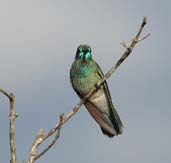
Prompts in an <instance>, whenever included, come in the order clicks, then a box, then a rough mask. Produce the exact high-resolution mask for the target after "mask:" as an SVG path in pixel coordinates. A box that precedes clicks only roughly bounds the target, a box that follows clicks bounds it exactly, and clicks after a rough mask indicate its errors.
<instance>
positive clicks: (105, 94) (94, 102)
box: [70, 45, 123, 137]
mask: <svg viewBox="0 0 171 163" xmlns="http://www.w3.org/2000/svg"><path fill="white" fill-rule="evenodd" d="M102 77H103V72H102V70H101V69H100V67H99V66H98V64H97V63H96V62H95V61H94V60H93V59H92V55H91V48H90V46H88V45H80V46H79V47H78V48H77V52H76V56H75V61H74V62H73V64H72V67H71V70H70V78H71V83H72V86H73V88H74V90H75V91H76V93H77V94H78V95H79V97H80V98H83V97H84V96H85V95H86V94H87V93H88V92H89V90H90V89H91V88H92V87H93V86H94V84H95V83H96V82H97V81H98V80H99V79H101V78H102ZM85 106H86V108H87V110H88V111H89V113H90V114H91V115H92V117H93V118H94V119H95V120H96V122H97V123H98V124H99V125H100V127H101V129H102V132H103V133H104V134H106V135H107V136H109V137H113V136H115V135H118V134H122V126H123V125H122V122H121V120H120V118H119V116H118V114H117V112H116V110H115V108H114V106H113V104H112V100H111V96H110V93H109V89H108V86H107V83H106V82H104V84H103V85H101V87H100V88H99V90H98V91H97V92H95V93H94V94H93V95H92V96H91V97H90V99H89V100H88V101H86V103H85Z"/></svg>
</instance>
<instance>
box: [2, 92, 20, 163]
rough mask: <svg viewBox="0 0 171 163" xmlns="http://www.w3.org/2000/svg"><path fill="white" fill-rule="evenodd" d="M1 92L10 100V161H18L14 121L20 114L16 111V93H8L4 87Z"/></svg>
mask: <svg viewBox="0 0 171 163" xmlns="http://www.w3.org/2000/svg"><path fill="white" fill-rule="evenodd" d="M0 92H1V93H2V94H3V95H5V96H6V97H7V98H8V99H9V101H10V115H9V142H10V154H11V159H10V163H16V146H15V143H14V121H15V119H16V117H17V116H18V115H17V114H16V113H15V112H14V95H13V94H12V93H10V94H8V93H7V92H6V91H4V90H3V89H0Z"/></svg>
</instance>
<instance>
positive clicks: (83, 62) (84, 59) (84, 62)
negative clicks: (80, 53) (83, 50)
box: [81, 56, 86, 65]
mask: <svg viewBox="0 0 171 163" xmlns="http://www.w3.org/2000/svg"><path fill="white" fill-rule="evenodd" d="M81 64H83V65H84V64H86V57H85V56H84V57H83V58H82V61H81Z"/></svg>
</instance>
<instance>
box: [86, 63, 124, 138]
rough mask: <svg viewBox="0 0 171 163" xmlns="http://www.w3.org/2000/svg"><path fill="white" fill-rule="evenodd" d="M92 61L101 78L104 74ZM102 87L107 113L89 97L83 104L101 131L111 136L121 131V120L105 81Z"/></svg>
mask: <svg viewBox="0 0 171 163" xmlns="http://www.w3.org/2000/svg"><path fill="white" fill-rule="evenodd" d="M94 63H95V64H96V65H97V67H98V68H97V72H96V74H97V75H98V76H99V78H103V76H104V75H103V72H102V70H101V68H100V67H99V66H98V64H97V63H96V62H94ZM102 87H103V88H102V89H103V91H104V93H105V96H106V100H107V103H108V107H109V115H106V114H104V113H103V112H102V111H101V109H100V108H98V106H97V105H96V104H95V103H92V102H91V99H90V100H88V101H87V102H86V103H85V106H86V108H87V110H88V111H89V113H90V114H91V115H92V117H93V118H94V119H95V120H96V121H97V123H98V124H99V125H100V126H101V128H102V131H103V133H104V134H106V135H108V136H109V137H112V136H114V135H117V134H121V133H122V122H121V120H120V118H119V115H118V114H117V112H116V109H115V108H114V106H113V103H112V99H111V96H110V92H109V89H108V86H107V82H106V81H105V82H104V83H103V85H102ZM100 89H101V88H100ZM106 116H108V117H106ZM109 119H110V120H111V122H109ZM111 123H112V124H111Z"/></svg>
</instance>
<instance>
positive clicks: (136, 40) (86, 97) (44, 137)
mask: <svg viewBox="0 0 171 163" xmlns="http://www.w3.org/2000/svg"><path fill="white" fill-rule="evenodd" d="M146 23H147V18H146V17H144V18H143V22H142V24H141V26H140V28H139V30H138V33H137V35H136V36H135V38H134V39H133V40H132V42H131V44H130V45H129V46H126V43H122V45H123V46H124V47H125V48H126V50H125V52H124V53H123V54H122V56H121V58H120V59H119V60H118V61H117V63H116V64H115V65H114V66H113V67H112V68H111V69H110V70H109V72H108V73H107V74H106V75H105V76H104V77H103V78H102V79H101V80H99V81H98V82H97V83H96V84H95V85H94V86H93V87H92V88H91V89H90V91H89V93H88V94H87V95H86V96H85V97H84V99H81V100H80V102H79V103H78V104H77V105H76V106H75V107H74V108H73V109H72V110H71V111H70V112H69V113H68V114H67V115H66V116H63V118H62V121H61V120H60V122H59V123H58V124H57V125H56V126H55V127H54V128H52V129H51V130H50V131H49V132H48V133H47V134H46V135H44V134H43V133H42V135H41V139H40V140H36V139H35V141H34V143H33V145H32V148H31V149H33V148H34V154H33V155H32V156H33V158H32V161H30V162H29V161H28V163H33V162H34V160H36V159H38V158H40V157H41V156H42V155H43V154H45V153H46V152H47V151H48V150H49V149H50V148H51V147H52V146H53V145H54V144H55V142H56V140H57V139H58V138H59V136H60V134H59V133H60V131H61V128H62V126H63V125H64V124H65V123H66V122H67V121H68V120H69V119H70V118H71V117H72V116H73V115H74V114H76V113H77V112H78V110H79V109H80V107H81V106H82V105H83V104H84V102H85V101H86V100H87V99H89V98H90V97H91V96H92V95H93V93H94V92H95V91H97V90H98V89H99V87H100V85H101V84H103V83H104V82H105V80H107V79H108V78H109V77H110V76H111V75H112V74H113V73H114V72H115V71H116V69H117V68H118V67H119V66H120V64H121V63H122V62H123V61H124V60H125V59H126V58H127V57H128V56H129V55H130V53H131V52H132V50H133V48H134V47H135V45H136V44H137V43H138V42H139V41H142V39H143V40H144V39H145V38H147V37H148V36H149V34H148V35H146V36H145V37H143V38H142V39H140V35H141V33H142V30H143V28H144V26H145V25H146ZM56 131H58V132H57V134H56V136H55V139H54V140H53V141H52V142H51V143H50V144H49V145H48V146H47V147H46V148H45V149H44V150H43V151H42V152H40V153H39V154H37V155H36V154H35V153H36V151H37V148H38V146H39V145H40V144H41V143H42V142H43V141H45V140H46V139H47V138H49V137H50V136H51V135H52V134H54V133H55V132H56ZM36 144H38V145H36ZM31 151H32V150H31Z"/></svg>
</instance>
